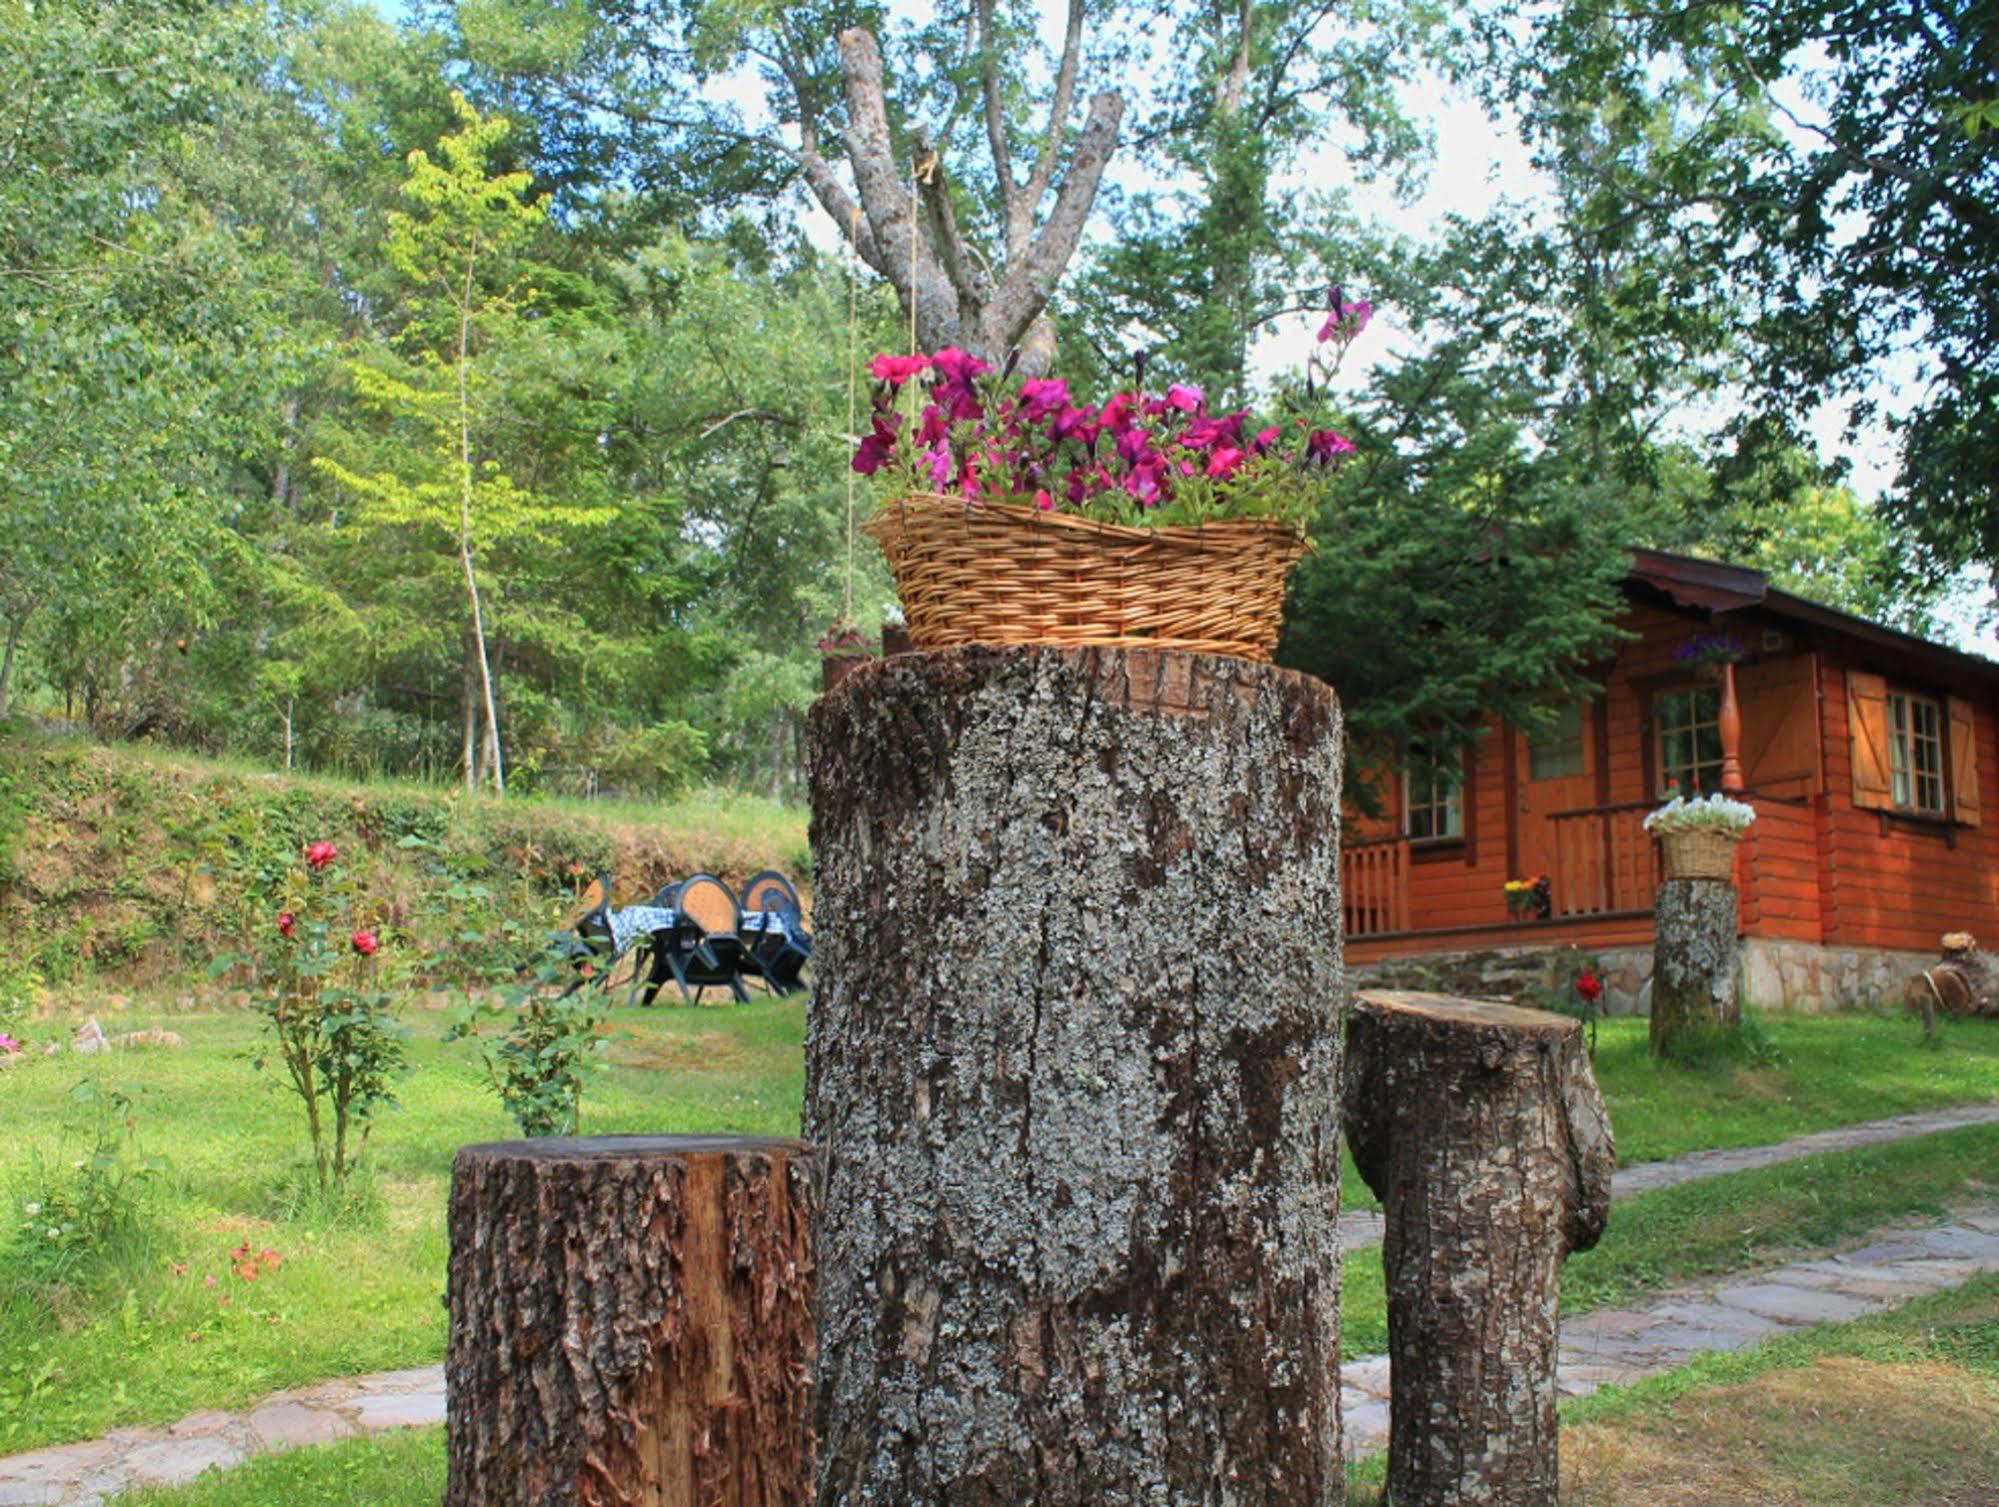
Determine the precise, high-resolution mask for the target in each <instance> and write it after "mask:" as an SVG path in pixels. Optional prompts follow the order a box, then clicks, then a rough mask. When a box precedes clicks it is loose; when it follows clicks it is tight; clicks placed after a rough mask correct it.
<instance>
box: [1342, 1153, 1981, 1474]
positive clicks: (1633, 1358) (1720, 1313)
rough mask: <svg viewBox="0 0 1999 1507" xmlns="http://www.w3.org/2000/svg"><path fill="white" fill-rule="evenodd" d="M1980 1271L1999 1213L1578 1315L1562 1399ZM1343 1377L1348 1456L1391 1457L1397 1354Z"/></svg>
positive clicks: (1565, 1349)
mask: <svg viewBox="0 0 1999 1507" xmlns="http://www.w3.org/2000/svg"><path fill="white" fill-rule="evenodd" d="M1633 1170H1636V1169H1633ZM1980 1272H1999V1205H1988V1206H1985V1207H1983V1208H1981V1209H1978V1210H1974V1211H1972V1212H1969V1213H1965V1214H1960V1215H1959V1216H1958V1217H1957V1218H1955V1219H1952V1220H1950V1221H1948V1222H1947V1223H1944V1224H1938V1225H1928V1226H1925V1227H1924V1228H1921V1229H1910V1230H1894V1231H1890V1232H1888V1233H1886V1234H1883V1235H1881V1236H1879V1237H1877V1238H1876V1239H1875V1240H1874V1241H1873V1243H1872V1244H1870V1245H1866V1246H1863V1247H1861V1248H1860V1249H1859V1250H1856V1251H1847V1252H1845V1253H1843V1254H1841V1255H1837V1256H1832V1257H1829V1258H1825V1259H1821V1260H1814V1261H1796V1262H1793V1263H1792V1264H1791V1265H1789V1266H1781V1267H1778V1268H1776V1269H1775V1270H1774V1271H1762V1272H1756V1273H1754V1274H1751V1275H1747V1276H1742V1277H1737V1278H1734V1279H1725V1280H1723V1281H1721V1282H1719V1283H1717V1284H1711V1285H1708V1286H1705V1287H1701V1288H1693V1289H1688V1290H1685V1291H1682V1292H1678V1293H1674V1294H1670V1295H1668V1296H1666V1297H1664V1298H1662V1299H1661V1300H1660V1301H1659V1302H1657V1303H1654V1304H1652V1305H1651V1306H1649V1307H1646V1308H1636V1309H1599V1310H1598V1311H1596V1312H1594V1313H1585V1314H1578V1315H1576V1316H1574V1317H1572V1318H1569V1319H1566V1320H1564V1321H1563V1324H1562V1354H1561V1370H1560V1373H1559V1374H1560V1378H1561V1387H1562V1392H1563V1393H1564V1395H1566V1396H1571V1397H1580V1396H1583V1395H1586V1394H1587V1393H1590V1392H1593V1391H1595V1390H1596V1389H1597V1388H1598V1387H1601V1386H1610V1385H1613V1384H1615V1385H1618V1386H1623V1385H1626V1384H1628V1383H1631V1382H1634V1381H1640V1380H1643V1379H1644V1378H1645V1377H1648V1376H1657V1375H1659V1374H1661V1373H1663V1372H1666V1371H1676V1370H1678V1369H1679V1368H1680V1367H1681V1366H1684V1365H1686V1364H1687V1362H1689V1361H1690V1360H1692V1359H1693V1358H1694V1357H1695V1356H1696V1355H1699V1354H1701V1353H1702V1352H1703V1351H1708V1350H1746V1349H1748V1348H1749V1347H1750V1346H1751V1345H1754V1344H1757V1343H1758V1342H1760V1341H1762V1340H1766V1339H1768V1338H1770V1337H1771V1336H1772V1335H1777V1334H1784V1333H1787V1332H1789V1331H1791V1330H1794V1329H1799V1328H1803V1327H1805V1326H1808V1325H1812V1324H1843V1323H1846V1322H1847V1321H1849V1320H1851V1319H1858V1318H1865V1317H1866V1316H1867V1315H1869V1314H1875V1313H1885V1312H1886V1311H1887V1310H1888V1309H1891V1308H1895V1307H1898V1306H1899V1305H1901V1304H1902V1303H1905V1302H1907V1301H1908V1300H1909V1299H1911V1298H1916V1297H1921V1296H1923V1295H1924V1294H1926V1293H1933V1292H1942V1291H1944V1290H1945V1289H1946V1288H1951V1287H1956V1286H1958V1285H1960V1284H1961V1283H1964V1282H1967V1281H1969V1280H1970V1279H1971V1278H1972V1277H1974V1276H1977V1275H1978V1274H1979V1273H1980ZM1340 1381H1341V1389H1340V1413H1341V1417H1342V1419H1343V1420H1344V1426H1345V1429H1346V1447H1347V1451H1348V1453H1349V1454H1354V1455H1368V1454H1374V1453H1376V1452H1377V1451H1380V1450H1383V1449H1386V1448H1387V1447H1388V1357H1387V1356H1385V1355H1376V1356H1369V1357H1368V1358H1367V1359H1365V1360H1355V1361H1349V1362H1347V1364H1346V1365H1345V1366H1343V1367H1342V1368H1341V1370H1340Z"/></svg>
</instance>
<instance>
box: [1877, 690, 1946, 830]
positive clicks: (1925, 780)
mask: <svg viewBox="0 0 1999 1507" xmlns="http://www.w3.org/2000/svg"><path fill="white" fill-rule="evenodd" d="M1888 761H1889V771H1890V775H1891V778H1892V781H1893V790H1894V796H1895V804H1896V805H1897V806H1900V807H1901V808H1902V809H1903V810H1904V811H1919V812H1922V813H1923V814H1924V815H1926V816H1942V815H1943V809H1944V806H1943V708H1942V707H1940V706H1938V705H1937V704H1936V702H1934V701H1932V700H1930V699H1929V698H1928V697H1927V696H1907V695H1903V694H1902V693H1901V692H1899V691H1898V692H1893V693H1891V694H1890V695H1889V697H1888Z"/></svg>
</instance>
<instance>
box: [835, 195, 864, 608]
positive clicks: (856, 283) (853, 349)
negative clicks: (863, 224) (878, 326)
mask: <svg viewBox="0 0 1999 1507" xmlns="http://www.w3.org/2000/svg"><path fill="white" fill-rule="evenodd" d="M860 217H861V212H860V210H859V208H858V207H857V208H856V209H855V210H854V221H855V223H854V226H853V231H854V233H853V234H852V235H851V236H849V237H848V249H847V443H848V444H849V445H852V444H855V443H857V441H858V438H859V434H860V398H859V392H860V365H861V346H860V342H861V269H860V258H859V256H857V255H856V254H855V252H854V250H853V247H854V245H855V244H856V243H858V241H859V240H860ZM845 601H846V605H845V606H844V607H843V608H842V609H841V613H840V620H841V621H842V622H844V623H850V624H851V623H852V622H853V621H854V468H853V467H852V466H851V465H850V466H848V467H847V585H846V597H845Z"/></svg>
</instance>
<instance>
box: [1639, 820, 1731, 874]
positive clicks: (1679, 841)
mask: <svg viewBox="0 0 1999 1507" xmlns="http://www.w3.org/2000/svg"><path fill="white" fill-rule="evenodd" d="M1741 841H1742V839H1741V837H1740V836H1738V835H1737V834H1736V833H1733V832H1723V831H1717V830H1716V829H1714V828H1711V827H1708V828H1699V827H1695V828H1688V829H1686V830H1684V831H1679V832H1670V831H1669V832H1661V833H1660V834H1659V846H1660V847H1661V848H1663V849H1664V850H1665V855H1666V877H1667V878H1668V879H1733V878H1734V877H1735V849H1736V845H1737V844H1738V843H1740V842H1741Z"/></svg>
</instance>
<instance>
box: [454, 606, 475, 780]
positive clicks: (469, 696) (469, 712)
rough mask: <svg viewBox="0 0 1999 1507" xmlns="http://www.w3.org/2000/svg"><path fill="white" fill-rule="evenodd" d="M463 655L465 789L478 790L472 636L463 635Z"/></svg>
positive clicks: (460, 699) (461, 707)
mask: <svg viewBox="0 0 1999 1507" xmlns="http://www.w3.org/2000/svg"><path fill="white" fill-rule="evenodd" d="M464 640H465V642H464V653H463V655H462V656H461V657H460V659H459V661H458V709H459V714H460V717H461V724H460V731H461V733H462V734H463V737H464V744H465V751H464V754H463V755H462V757H463V759H464V763H465V788H466V789H467V790H477V789H478V788H479V677H478V676H477V675H475V674H474V673H473V671H472V634H471V632H470V630H467V632H466V633H465V635H464Z"/></svg>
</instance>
